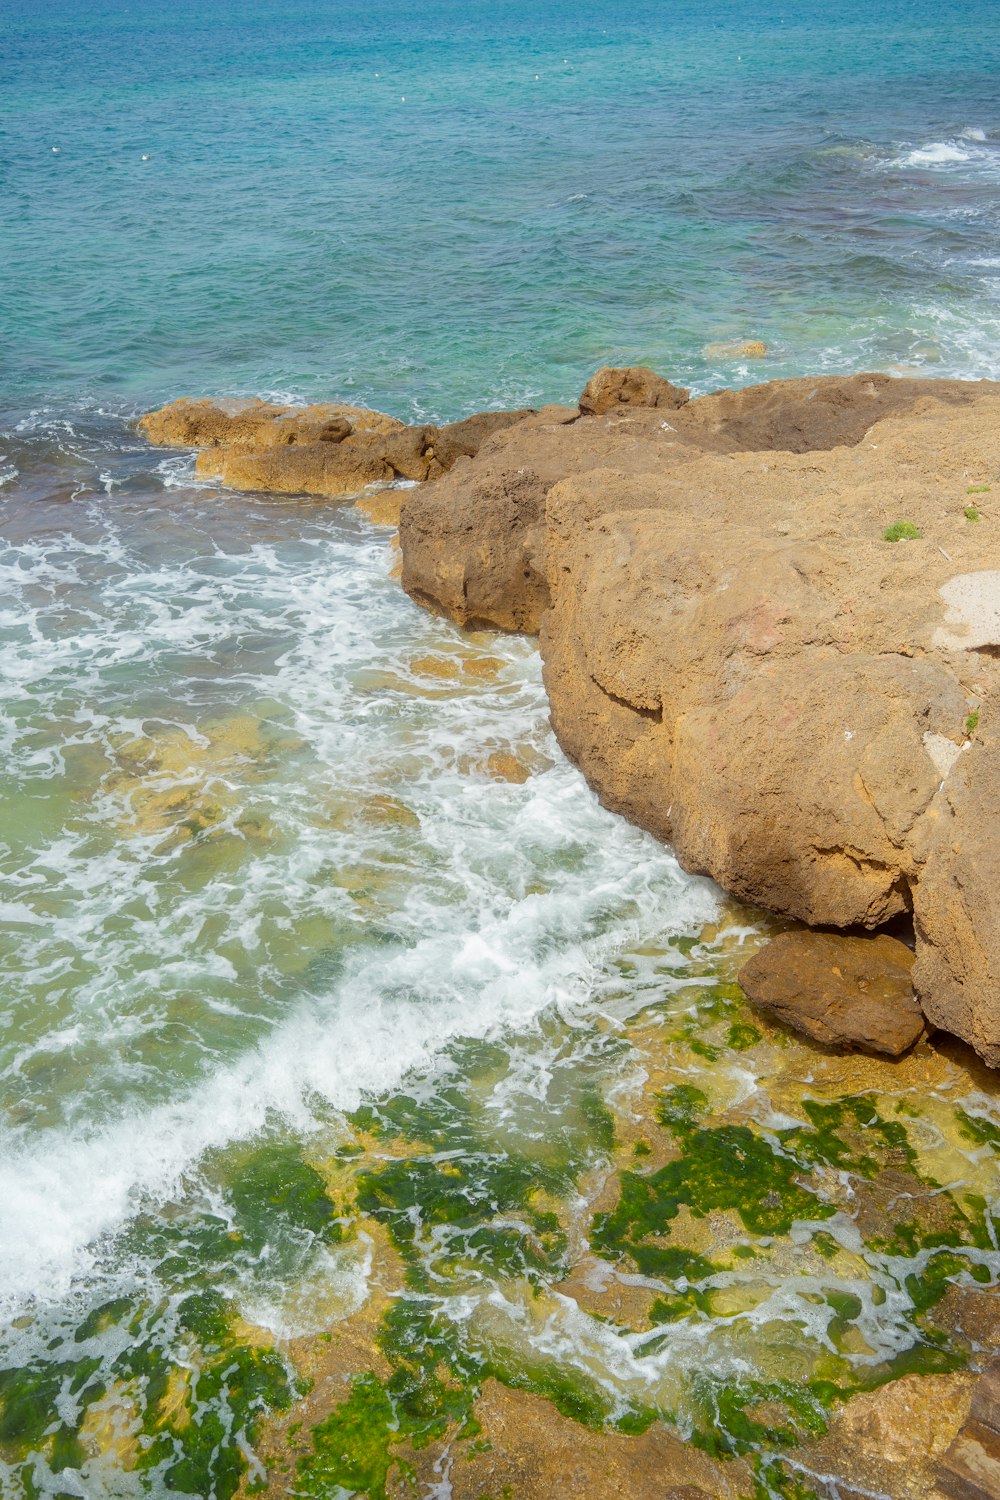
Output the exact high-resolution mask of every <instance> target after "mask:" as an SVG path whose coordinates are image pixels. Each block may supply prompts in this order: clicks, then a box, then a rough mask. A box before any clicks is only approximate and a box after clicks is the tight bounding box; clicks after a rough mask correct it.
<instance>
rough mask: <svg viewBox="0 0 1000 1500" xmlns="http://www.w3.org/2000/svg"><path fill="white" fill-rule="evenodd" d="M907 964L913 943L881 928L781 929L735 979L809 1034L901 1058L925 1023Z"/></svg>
mask: <svg viewBox="0 0 1000 1500" xmlns="http://www.w3.org/2000/svg"><path fill="white" fill-rule="evenodd" d="M912 968H913V953H912V952H911V950H910V949H909V948H907V946H906V944H905V943H900V942H897V940H896V939H895V938H891V937H887V936H885V935H884V934H880V935H879V936H878V937H844V936H841V935H839V934H837V933H825V932H785V933H782V934H781V935H780V936H779V937H776V938H774V939H773V940H772V941H771V942H770V943H767V944H766V945H765V946H764V947H763V948H762V949H761V950H760V952H759V953H756V954H754V956H753V958H752V959H750V961H749V963H746V964H744V966H743V968H742V969H741V970H740V973H739V983H740V986H741V987H742V989H743V991H744V993H745V994H746V996H747V998H748V999H749V1000H750V1001H751V1003H752V1004H753V1005H755V1006H757V1007H758V1008H759V1009H761V1010H764V1011H767V1012H768V1013H769V1014H771V1015H773V1016H775V1017H776V1018H777V1019H778V1020H779V1021H784V1022H785V1023H786V1025H788V1026H791V1027H793V1028H794V1030H796V1031H801V1032H803V1033H804V1034H805V1035H806V1036H808V1037H812V1039H813V1041H816V1042H822V1043H824V1044H825V1045H833V1046H838V1045H846V1046H849V1047H860V1048H861V1049H862V1050H864V1051H868V1052H882V1053H885V1054H886V1055H887V1056H889V1057H899V1056H900V1055H901V1054H902V1053H903V1052H905V1051H906V1050H907V1048H908V1047H912V1045H913V1043H914V1042H915V1041H917V1040H918V1039H919V1037H920V1036H921V1035H922V1034H923V1030H924V1019H923V1016H922V1015H921V1012H920V1007H919V1005H918V1004H917V1002H916V997H915V996H914V993H913V980H912V975H911V970H912Z"/></svg>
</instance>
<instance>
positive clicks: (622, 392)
mask: <svg viewBox="0 0 1000 1500" xmlns="http://www.w3.org/2000/svg"><path fill="white" fill-rule="evenodd" d="M690 395H691V392H690V391H688V390H685V389H684V388H683V387H682V386H678V385H671V384H670V381H669V380H664V378H663V376H662V375H657V373H656V371H655V370H647V369H646V368H644V367H643V366H635V367H633V368H631V369H627V370H616V369H612V368H611V366H610V365H602V367H601V368H600V369H599V370H598V371H597V373H596V375H592V376H591V377H590V379H589V380H588V381H587V384H586V385H585V386H584V388H583V395H582V396H581V397H580V410H581V412H583V413H584V414H585V415H587V416H592V417H602V416H604V414H605V413H606V412H609V411H614V410H615V409H616V408H617V407H619V406H656V407H660V408H661V409H663V410H665V411H676V410H677V408H678V407H679V406H683V405H684V403H685V402H686V401H687V400H688V398H689V397H690Z"/></svg>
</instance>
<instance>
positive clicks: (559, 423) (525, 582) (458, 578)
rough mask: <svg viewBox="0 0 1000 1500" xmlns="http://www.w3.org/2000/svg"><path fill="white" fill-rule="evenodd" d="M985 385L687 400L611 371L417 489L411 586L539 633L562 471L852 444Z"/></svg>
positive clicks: (868, 381) (407, 578)
mask: <svg viewBox="0 0 1000 1500" xmlns="http://www.w3.org/2000/svg"><path fill="white" fill-rule="evenodd" d="M986 389H989V387H988V386H985V385H984V386H979V385H976V384H970V383H968V382H962V381H921V380H894V379H893V378H892V377H890V376H888V375H855V376H850V377H843V378H841V377H826V378H821V379H818V380H779V381H773V382H770V383H769V384H767V385H759V386H750V387H748V388H747V389H745V390H738V391H720V392H718V393H717V394H715V395H711V396H701V397H699V398H697V399H696V400H693V401H689V400H688V399H687V392H686V391H684V390H682V389H680V388H679V387H677V386H673V385H671V384H670V382H669V381H666V380H664V379H663V378H662V377H660V376H657V375H654V373H653V372H652V371H651V370H642V369H627V370H610V369H603V370H600V371H598V373H597V375H595V376H594V378H593V379H592V380H591V381H590V382H589V383H588V385H587V388H586V390H585V391H584V394H583V396H582V397H581V401H580V405H579V406H578V407H546V408H543V410H542V411H541V412H539V413H538V414H537V416H533V417H532V418H531V419H530V420H528V421H526V422H524V421H522V422H519V423H517V424H516V425H513V426H510V427H508V428H507V429H506V430H502V431H500V432H498V433H496V434H495V435H492V436H491V437H490V438H489V439H488V440H487V441H486V442H485V443H483V445H482V447H481V449H480V451H479V452H478V455H477V457H476V461H475V463H470V464H468V465H466V466H462V465H461V464H459V465H458V466H457V467H455V468H454V469H453V470H452V472H451V473H450V474H449V476H448V478H447V480H444V481H439V482H438V483H437V484H435V485H434V486H433V487H431V488H429V489H426V490H419V491H417V492H415V493H414V494H412V495H410V496H409V497H408V498H407V501H406V504H405V505H404V507H403V513H402V522H401V532H400V535H401V540H402V545H403V587H404V588H405V589H406V590H407V592H408V593H410V594H412V596H413V597H414V598H415V599H417V600H419V602H420V603H422V604H424V605H426V606H428V607H430V608H432V609H436V610H438V611H439V612H440V613H442V614H446V615H449V616H450V617H451V618H452V619H454V620H457V621H458V622H459V623H460V624H463V625H465V624H469V623H472V622H478V623H482V624H486V625H495V626H499V627H500V628H501V629H503V630H524V631H529V632H531V633H534V632H536V631H537V630H538V629H539V626H540V623H541V617H542V615H543V614H544V612H545V610H546V609H547V608H548V605H549V589H548V577H547V567H546V562H545V556H544V551H545V548H544V540H545V525H544V513H545V504H546V498H547V496H548V493H549V491H550V490H551V489H552V487H553V486H554V485H555V484H556V483H558V481H559V480H562V479H567V478H571V477H573V476H574V475H582V474H586V473H589V472H591V471H593V470H594V469H597V468H601V469H614V470H616V471H617V472H618V473H622V474H630V475H637V476H638V475H655V474H664V473H666V472H668V471H671V470H673V469H675V468H677V467H678V466H679V465H683V464H687V463H690V462H691V461H692V460H693V459H695V458H697V457H699V456H700V455H701V454H702V453H705V452H708V453H739V452H749V451H753V452H761V451H768V452H771V451H785V452H793V453H800V452H812V451H815V450H817V449H822V450H826V449H830V448H833V447H837V446H840V445H854V444H857V443H859V442H860V441H861V439H862V438H863V437H864V434H865V433H866V432H867V430H868V428H869V427H870V426H871V425H872V424H873V423H874V422H876V421H878V420H879V419H880V418H883V417H886V416H891V415H893V414H895V413H897V412H902V411H908V410H912V408H913V407H914V405H915V403H917V402H918V401H921V400H926V399H927V398H928V396H933V397H935V398H936V399H937V400H939V401H943V402H946V403H949V404H950V403H954V404H956V405H962V404H967V403H968V402H970V401H972V400H974V399H975V397H976V395H977V394H981V393H982V391H983V390H986ZM635 490H636V493H638V492H639V487H638V486H635ZM640 503H642V502H640Z"/></svg>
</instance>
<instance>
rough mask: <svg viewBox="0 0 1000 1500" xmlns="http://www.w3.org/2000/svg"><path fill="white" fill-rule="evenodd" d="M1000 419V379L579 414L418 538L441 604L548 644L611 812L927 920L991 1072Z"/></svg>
mask: <svg viewBox="0 0 1000 1500" xmlns="http://www.w3.org/2000/svg"><path fill="white" fill-rule="evenodd" d="M998 421H1000V387H998V386H996V385H991V384H990V383H988V382H978V383H962V382H947V381H946V382H940V381H927V382H922V381H914V380H907V381H903V380H893V379H891V378H890V377H887V376H858V377H852V378H851V379H850V380H825V381H813V382H810V381H781V382H775V383H773V384H771V385H767V386H759V387H755V388H751V389H750V390H747V391H742V392H740V391H737V392H724V393H720V394H718V395H715V396H707V397H703V398H700V399H699V400H695V401H689V402H685V403H683V404H681V405H679V406H677V407H675V408H673V409H669V410H665V409H664V408H661V407H658V406H657V407H642V406H633V405H631V404H628V403H626V404H622V405H619V406H617V407H614V408H612V409H609V411H608V412H606V413H605V414H604V415H589V414H579V415H575V414H573V413H572V412H570V411H568V410H566V409H558V410H557V411H555V412H552V411H551V410H550V411H549V412H542V413H539V414H538V415H537V416H536V417H533V418H530V419H528V420H527V421H525V422H522V423H520V424H518V425H517V426H515V427H512V428H509V429H508V430H507V431H505V432H503V433H500V434H498V435H496V436H494V437H493V438H491V439H489V440H488V441H487V442H486V443H485V444H484V445H483V447H482V448H481V450H480V453H479V455H478V457H477V458H476V459H475V460H474V461H471V462H468V463H465V464H464V465H463V464H459V465H457V466H456V467H455V468H454V469H453V470H452V472H451V474H450V475H449V476H448V477H447V478H446V479H444V480H441V481H439V482H437V483H436V484H433V485H428V486H426V487H424V488H423V489H420V490H416V491H414V492H413V493H412V494H411V495H409V496H408V497H407V498H406V501H405V502H404V505H403V512H402V521H401V540H402V548H403V581H404V585H405V586H406V587H407V588H408V589H409V591H410V592H411V593H412V594H413V595H414V597H416V598H418V599H420V600H421V601H422V602H427V603H430V604H431V605H432V607H435V608H437V609H440V610H442V611H444V612H445V613H447V614H450V615H451V616H452V617H453V618H455V619H457V620H459V621H461V622H462V623H470V622H473V621H475V622H484V623H489V624H495V625H500V626H502V627H504V628H514V629H528V630H530V629H533V628H535V627H536V626H538V627H540V629H541V647H542V655H543V661H544V667H545V679H546V685H547V688H548V693H549V699H550V703H551V709H552V720H553V724H554V727H555V730H556V733H557V736H558V738H559V740H560V742H561V744H562V746H563V748H564V749H565V750H566V752H567V753H568V754H569V755H570V757H571V758H572V759H574V760H575V761H576V762H577V763H578V764H579V765H580V767H581V769H582V770H583V771H584V773H585V775H586V776H587V778H588V780H589V781H590V783H591V785H592V786H593V787H594V788H595V789H596V790H597V792H598V794H599V796H600V797H601V798H602V800H603V801H604V802H605V803H606V804H607V805H608V806H610V807H612V808H613V809H615V810H616V811H618V812H621V813H623V814H624V815H625V816H626V817H628V818H630V819H631V820H632V821H634V822H637V823H639V824H640V825H641V826H643V827H645V828H648V829H650V830H651V831H652V832H654V833H656V834H657V835H658V836H660V837H661V838H664V839H666V840H669V841H670V842H672V843H673V845H674V847H675V849H676V851H677V854H678V857H679V859H680V860H681V862H682V863H683V864H684V865H685V867H686V868H688V869H690V870H692V871H695V872H698V873H703V874H708V875H711V876H712V877H713V878H714V879H716V880H717V881H718V882H719V883H720V884H721V885H722V886H723V887H724V888H725V889H726V890H728V891H731V892H732V893H733V894H734V895H736V896H738V897H740V898H741V899H744V900H747V901H750V902H755V903H758V904H761V905H764V906H767V907H769V908H771V909H772V910H775V911H778V912H782V913H784V914H787V915H789V916H792V917H795V918H798V919H800V920H802V921H804V922H807V923H809V924H811V925H829V926H837V927H846V926H852V925H855V924H859V925H862V926H864V927H867V928H876V927H878V926H880V925H881V924H883V923H885V922H887V921H889V920H890V919H892V918H893V917H895V916H897V915H899V914H900V913H903V912H907V911H913V912H914V913H915V916H916V921H917V929H918V952H919V962H918V965H917V970H916V976H917V989H918V993H919V994H920V997H921V999H922V1001H923V1002H924V1003H925V1008H926V1010H927V1014H928V1016H929V1018H930V1020H931V1021H932V1023H933V1024H934V1025H937V1026H944V1027H946V1028H947V1029H949V1030H954V1031H956V1032H957V1033H958V1034H959V1035H961V1036H964V1037H966V1038H967V1039H968V1040H970V1041H972V1042H973V1043H974V1045H975V1046H976V1047H977V1048H978V1049H979V1050H980V1051H981V1052H982V1054H983V1055H984V1056H985V1057H987V1058H988V1059H990V1060H993V1059H1000V1001H997V1000H996V999H994V1000H991V999H989V998H987V996H989V995H991V996H993V997H996V996H997V984H998V980H997V975H998V973H1000V966H998V964H997V962H996V957H997V955H998V953H1000V947H998V943H997V938H996V936H995V933H996V928H997V922H996V916H995V912H994V907H993V905H992V904H991V901H990V899H989V898H988V896H987V894H986V893H985V892H984V891H982V890H981V889H980V887H979V886H978V885H977V886H976V890H977V892H978V895H977V896H976V899H975V901H974V903H973V904H974V906H975V907H976V908H977V909H976V910H971V909H970V906H969V903H968V901H966V900H965V897H964V894H963V892H964V891H971V890H972V888H973V882H969V881H966V880H965V876H964V872H963V869H962V865H963V858H962V855H961V853H960V852H959V853H956V850H955V847H954V846H955V844H956V842H957V843H958V844H959V845H960V846H961V847H966V846H965V845H962V839H963V838H967V839H968V841H969V842H968V845H967V847H968V848H969V849H970V850H972V849H975V850H976V853H975V858H976V860H977V861H978V862H979V864H980V865H981V867H982V868H983V870H984V871H985V872H988V871H989V870H990V869H991V868H992V867H991V864H990V862H989V861H988V859H987V856H986V851H985V848H980V844H979V842H978V841H979V840H981V841H982V843H983V844H984V845H985V841H986V840H987V839H988V837H989V835H988V832H986V831H985V830H986V829H988V827H989V824H988V822H987V820H986V818H985V816H984V812H983V809H982V807H981V806H980V807H979V811H978V812H976V813H974V812H972V811H971V809H972V807H973V806H975V804H976V800H977V799H978V801H979V802H980V803H981V802H982V800H983V799H984V798H985V796H986V790H985V789H986V787H987V786H988V784H989V783H990V780H991V777H995V771H994V770H991V769H990V766H991V764H992V763H991V762H990V760H989V754H990V752H989V748H988V745H987V743H986V741H985V740H984V739H983V738H982V737H981V736H980V737H979V738H976V739H975V740H974V742H973V744H971V745H969V744H968V743H967V728H966V726H967V723H969V722H971V721H970V719H969V716H970V714H974V713H975V712H976V710H977V709H978V707H979V705H980V704H981V703H982V702H984V701H985V699H986V698H987V697H988V695H989V693H990V691H991V689H994V688H995V687H996V678H997V672H998V665H997V656H998V655H1000V532H998V530H997V522H996V521H994V519H993V516H992V512H991V510H990V503H989V501H988V500H987V499H986V498H985V495H983V496H982V498H978V499H977V500H976V501H975V507H976V508H975V509H973V508H972V504H971V502H970V498H969V494H968V491H970V490H974V491H982V490H983V489H984V487H988V486H989V485H990V483H991V482H992V480H993V479H994V477H995V476H996V475H997V474H998V473H1000V425H998ZM977 517H979V519H977ZM997 519H998V520H1000V517H998V518H997ZM903 522H905V523H908V524H906V525H903V526H902V527H900V525H899V523H903ZM900 530H901V531H902V536H903V539H902V540H898V541H892V540H891V538H892V537H894V536H897V535H898V534H899V533H900ZM914 532H915V533H917V535H916V537H915V538H914V539H907V538H908V536H910V535H911V534H912V533H914ZM887 538H889V539H887ZM983 723H984V725H985V724H987V717H986V716H985V715H984V720H983ZM977 766H980V767H981V768H982V769H981V771H980V772H978V773H977ZM959 768H961V769H960V770H959ZM966 779H967V780H968V782H969V789H968V790H967V791H963V790H962V788H963V787H964V785H965V780H966ZM994 784H996V783H995V781H994ZM977 787H978V788H981V790H979V791H977V790H976V788H977ZM949 798H954V799H955V800H954V806H952V803H951V802H950V801H949ZM977 818H978V824H979V827H978V831H977V833H976V834H975V835H973V834H972V833H969V834H968V835H961V836H953V835H952V834H950V833H949V832H948V831H947V829H948V828H949V827H950V826H951V822H950V821H949V820H962V819H965V820H966V821H968V820H975V819H977ZM963 882H964V884H963ZM988 882H989V874H988V873H986V874H984V877H983V884H984V885H986V884H988ZM934 890H938V891H939V892H940V893H941V894H940V896H937V897H935V896H933V895H932V892H933V891H934ZM956 892H957V893H958V894H956ZM956 901H957V902H958V907H959V908H960V909H961V911H962V913H963V915H962V918H961V921H960V920H959V919H958V918H957V917H956V916H955V915H954V910H955V903H956ZM949 911H950V912H951V914H950V915H949ZM963 921H964V922H966V923H967V924H968V928H967V930H963V929H962V922H963ZM969 931H971V932H973V933H974V934H975V937H976V941H977V942H979V943H981V944H983V951H982V952H977V951H976V950H975V948H974V946H973V945H972V944H971V942H970V939H969V935H968V934H969ZM933 955H937V961H938V963H939V967H938V968H935V967H934V965H935V958H934V956H933ZM955 965H960V966H964V967H963V968H962V969H961V973H962V974H963V975H964V976H965V977H964V978H960V979H958V980H955V979H954V975H955V973H956V972H958V970H957V969H956V968H955ZM946 971H947V973H948V974H950V975H952V976H953V981H952V983H951V984H950V985H946V984H945V983H944V980H943V975H944V973H945V972H946ZM984 989H985V991H986V994H985V995H984V993H983V991H984ZM932 991H933V994H932V993H931V992H932ZM973 1012H974V1013H975V1016H976V1021H975V1023H974V1022H973V1020H972V1019H971V1017H972V1014H973Z"/></svg>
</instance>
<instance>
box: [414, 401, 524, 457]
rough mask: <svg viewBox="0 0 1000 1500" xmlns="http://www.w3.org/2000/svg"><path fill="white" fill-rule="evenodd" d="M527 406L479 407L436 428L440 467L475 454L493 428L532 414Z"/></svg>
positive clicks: (493, 431)
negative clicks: (503, 409) (512, 408)
mask: <svg viewBox="0 0 1000 1500" xmlns="http://www.w3.org/2000/svg"><path fill="white" fill-rule="evenodd" d="M533 415H534V412H533V411H532V409H531V408H530V407H525V408H523V409H522V410H521V411H482V412H477V413H476V415H475V416H472V417H465V418H464V419H463V420H462V421H461V422H447V423H445V425H444V426H443V427H439V428H438V432H437V437H436V438H435V440H434V456H435V458H436V459H437V461H438V463H439V464H440V465H441V467H442V469H445V470H447V469H450V468H451V467H452V466H453V464H454V463H455V460H456V459H459V458H475V456H476V454H477V453H478V452H479V450H480V448H481V447H482V446H483V443H484V442H485V441H486V439H487V438H488V437H492V436H493V434H494V433H495V432H503V431H505V430H506V428H508V427H513V426H514V425H515V423H517V422H522V421H523V420H524V418H525V417H530V416H533Z"/></svg>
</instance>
